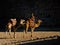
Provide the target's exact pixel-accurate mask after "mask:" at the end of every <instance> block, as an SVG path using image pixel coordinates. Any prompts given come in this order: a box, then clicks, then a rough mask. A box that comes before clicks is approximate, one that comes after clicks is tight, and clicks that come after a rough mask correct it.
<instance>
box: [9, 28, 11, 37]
mask: <svg viewBox="0 0 60 45" xmlns="http://www.w3.org/2000/svg"><path fill="white" fill-rule="evenodd" d="M9 35H10V38H11V29H10V30H9Z"/></svg>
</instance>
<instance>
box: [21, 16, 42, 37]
mask: <svg viewBox="0 0 60 45" xmlns="http://www.w3.org/2000/svg"><path fill="white" fill-rule="evenodd" d="M34 21H35V17H34V15H32V17H31V18H30V19H29V20H27V21H25V20H24V21H23V20H21V21H20V24H21V25H24V26H25V30H24V32H25V34H27V32H28V29H29V28H30V29H31V37H33V32H34V29H35V28H37V27H39V26H40V24H41V22H42V20H40V19H39V20H38V21H37V23H35V22H34ZM21 22H22V23H21ZM24 22H25V23H24Z"/></svg>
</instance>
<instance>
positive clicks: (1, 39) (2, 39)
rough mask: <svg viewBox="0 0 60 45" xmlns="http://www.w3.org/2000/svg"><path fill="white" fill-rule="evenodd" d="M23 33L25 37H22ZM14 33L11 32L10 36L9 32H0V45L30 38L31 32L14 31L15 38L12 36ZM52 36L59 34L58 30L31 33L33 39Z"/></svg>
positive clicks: (8, 44) (14, 44) (13, 44)
mask: <svg viewBox="0 0 60 45" xmlns="http://www.w3.org/2000/svg"><path fill="white" fill-rule="evenodd" d="M24 35H25V37H23V36H24ZM13 36H14V33H13V32H12V33H11V37H12V38H10V35H9V33H7V35H6V32H0V45H17V44H18V42H19V43H20V42H21V41H26V40H31V32H28V33H27V34H25V33H23V32H16V38H15V39H14V38H13ZM53 36H60V32H51V31H50V32H47V31H45V32H43V31H40V32H34V33H33V39H37V38H46V37H53Z"/></svg>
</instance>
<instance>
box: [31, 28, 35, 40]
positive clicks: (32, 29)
mask: <svg viewBox="0 0 60 45" xmlns="http://www.w3.org/2000/svg"><path fill="white" fill-rule="evenodd" d="M34 29H35V28H31V39H32V40H33V32H34Z"/></svg>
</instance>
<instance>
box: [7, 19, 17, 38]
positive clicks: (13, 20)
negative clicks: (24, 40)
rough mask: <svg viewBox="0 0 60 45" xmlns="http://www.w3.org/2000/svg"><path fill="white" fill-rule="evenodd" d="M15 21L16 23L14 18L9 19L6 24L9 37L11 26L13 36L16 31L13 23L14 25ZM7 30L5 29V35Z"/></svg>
mask: <svg viewBox="0 0 60 45" xmlns="http://www.w3.org/2000/svg"><path fill="white" fill-rule="evenodd" d="M16 23H17V21H16V19H10V20H9V21H8V23H7V25H6V28H7V31H9V35H10V37H11V29H12V27H13V31H14V38H15V31H16V28H15V25H16ZM7 31H6V36H7Z"/></svg>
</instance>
